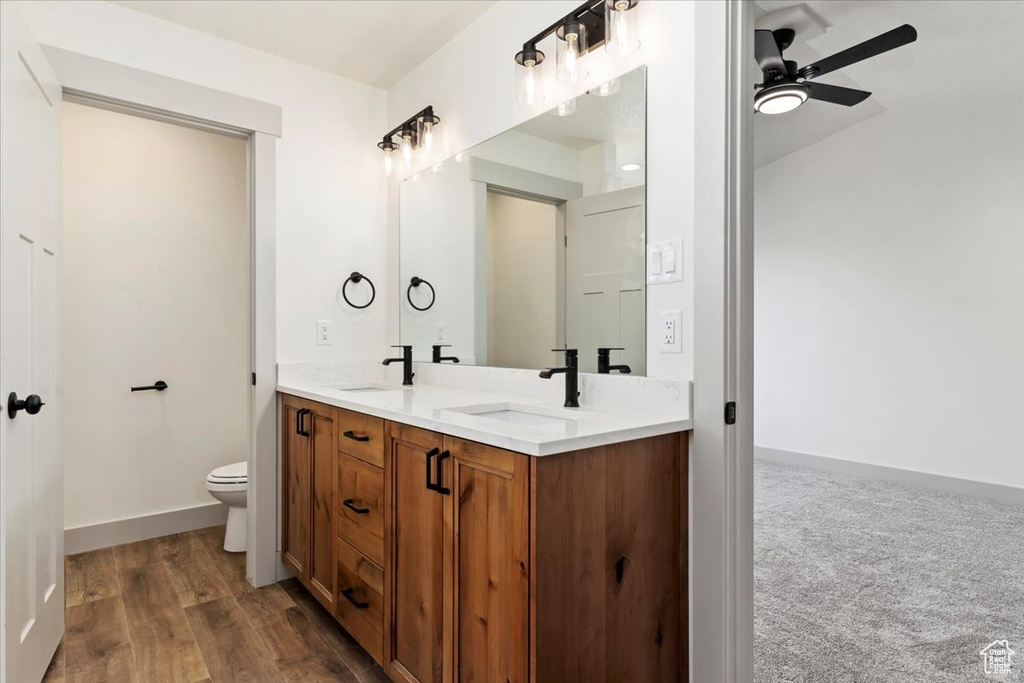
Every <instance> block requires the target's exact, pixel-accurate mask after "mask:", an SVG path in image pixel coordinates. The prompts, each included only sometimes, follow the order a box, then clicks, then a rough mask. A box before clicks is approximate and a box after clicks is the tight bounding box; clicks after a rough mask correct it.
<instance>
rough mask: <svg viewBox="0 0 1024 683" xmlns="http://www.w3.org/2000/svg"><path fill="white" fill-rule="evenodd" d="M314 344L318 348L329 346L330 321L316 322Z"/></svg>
mask: <svg viewBox="0 0 1024 683" xmlns="http://www.w3.org/2000/svg"><path fill="white" fill-rule="evenodd" d="M316 343H317V345H318V346H324V345H326V344H331V343H332V342H331V321H330V320H317V321H316Z"/></svg>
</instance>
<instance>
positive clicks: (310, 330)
mask: <svg viewBox="0 0 1024 683" xmlns="http://www.w3.org/2000/svg"><path fill="white" fill-rule="evenodd" d="M21 9H22V12H23V13H24V14H25V16H26V18H27V20H28V21H29V24H30V25H31V27H32V30H33V32H34V33H35V36H36V38H37V39H38V40H39V41H40V42H42V43H44V44H48V45H53V46H56V47H59V48H63V49H66V50H71V51H74V52H79V53H83V54H87V55H90V56H93V57H97V58H100V59H105V60H108V61H112V62H117V63H120V64H124V65H127V66H131V67H134V68H137V69H143V70H146V71H151V72H154V73H158V74H161V75H165V76H169V77H172V78H178V79H181V80H184V81H188V82H191V83H196V84H199V85H203V86H207V87H211V88H217V89H220V90H224V91H227V92H232V93H236V94H239V95H243V96H246V97H250V98H253V99H258V100H263V101H265V102H270V103H273V104H277V105H280V106H281V108H282V117H283V134H282V137H281V139H280V140H279V141H278V145H277V192H278V195H277V239H278V260H277V296H278V311H277V324H278V361H279V362H303V361H310V362H313V361H323V362H329V361H349V360H351V361H358V360H374V359H379V358H381V357H382V354H383V352H384V350H385V349H384V347H385V345H386V343H387V341H386V335H385V329H386V319H387V313H386V311H387V309H388V304H387V303H386V302H389V301H390V300H391V298H392V297H391V296H390V294H389V291H388V278H387V276H386V274H385V267H386V260H385V250H384V239H383V226H384V197H385V195H384V192H385V184H384V180H383V178H382V177H381V176H380V175H379V174H378V173H377V170H378V168H379V164H380V158H379V157H380V152H379V151H378V150H377V149H376V147H375V146H374V145H375V143H376V141H377V140H378V139H379V138H380V135H381V133H382V132H383V131H384V130H385V121H384V118H385V117H384V107H385V94H384V92H383V91H382V90H379V89H377V88H373V87H370V86H367V85H364V84H361V83H357V82H354V81H351V80H348V79H345V78H341V77H339V76H335V75H332V74H329V73H326V72H323V71H319V70H316V69H313V68H309V67H306V66H302V65H299V64H296V63H294V62H290V61H287V60H284V59H280V58H278V57H274V56H272V55H268V54H266V53H262V52H259V51H256V50H252V49H250V48H246V47H243V46H241V45H238V44H235V43H231V42H228V41H225V40H222V39H219V38H216V37H213V36H210V35H207V34H204V33H200V32H198V31H193V30H191V29H188V28H185V27H182V26H179V25H177V24H172V23H170V22H166V21H163V20H160V19H156V18H153V17H150V16H147V15H144V14H141V13H138V12H133V11H131V10H127V9H124V8H122V7H119V6H116V5H113V4H110V3H106V2H95V1H92V0H82V1H75V2H43V1H33V2H22V3H21ZM353 270H359V271H360V272H362V273H364V274H366V275H368V276H369V277H370V278H371V279H372V280H373V282H374V284H375V285H376V287H377V302H376V303H375V304H374V305H373V306H371V307H370V308H368V309H366V310H364V311H358V312H357V311H354V310H353V309H351V308H349V307H348V306H347V305H346V304H345V303H344V301H343V300H342V299H341V293H340V288H341V285H342V283H343V282H344V280H345V278H346V277H347V275H348V274H349V273H350V272H351V271H353ZM318 319H328V320H333V321H334V344H333V345H331V346H317V345H316V343H315V326H316V321H317V320H318Z"/></svg>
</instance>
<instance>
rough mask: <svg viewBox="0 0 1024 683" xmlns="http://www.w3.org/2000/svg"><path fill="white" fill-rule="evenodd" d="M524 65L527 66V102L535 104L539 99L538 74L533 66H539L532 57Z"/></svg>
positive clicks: (525, 80) (525, 78)
mask: <svg viewBox="0 0 1024 683" xmlns="http://www.w3.org/2000/svg"><path fill="white" fill-rule="evenodd" d="M523 66H525V67H526V75H525V76H524V77H523V78H524V81H523V82H524V87H525V88H526V103H527V104H533V103H534V102H536V101H537V76H536V75H535V74H534V69H533V67H535V66H537V62H535V61H533V60H532V59H531V60H529V61H527V62H526V63H525V64H523Z"/></svg>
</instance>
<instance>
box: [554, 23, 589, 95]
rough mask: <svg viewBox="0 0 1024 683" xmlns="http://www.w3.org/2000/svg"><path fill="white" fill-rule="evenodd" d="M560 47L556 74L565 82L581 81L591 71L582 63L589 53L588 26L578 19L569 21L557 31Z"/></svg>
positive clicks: (556, 58)
mask: <svg viewBox="0 0 1024 683" xmlns="http://www.w3.org/2000/svg"><path fill="white" fill-rule="evenodd" d="M555 35H556V36H557V37H558V40H557V41H555V42H556V43H557V44H558V49H557V50H556V52H555V66H556V67H557V72H556V76H557V77H558V80H560V81H564V82H565V83H579V82H580V81H582V80H583V79H585V78H586V77H587V76H589V75H590V72H589V71H587V70H586V68H584V67H583V66H582V65H581V63H580V62H581V61H582V59H583V56H584V55H586V54H587V27H586V26H584V25H583V24H581V23H579V22H577V21H567V22H565V23H564V24H562V25H561V26H559V27H558V30H557V31H555Z"/></svg>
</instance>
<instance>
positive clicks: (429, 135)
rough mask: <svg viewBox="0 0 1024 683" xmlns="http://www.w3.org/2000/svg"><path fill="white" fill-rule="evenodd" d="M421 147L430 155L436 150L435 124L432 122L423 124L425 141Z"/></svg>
mask: <svg viewBox="0 0 1024 683" xmlns="http://www.w3.org/2000/svg"><path fill="white" fill-rule="evenodd" d="M420 147H422V148H423V151H424V152H428V153H429V152H430V151H431V150H432V149H433V148H434V124H433V123H431V122H430V121H424V122H423V141H422V142H421V143H420Z"/></svg>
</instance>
